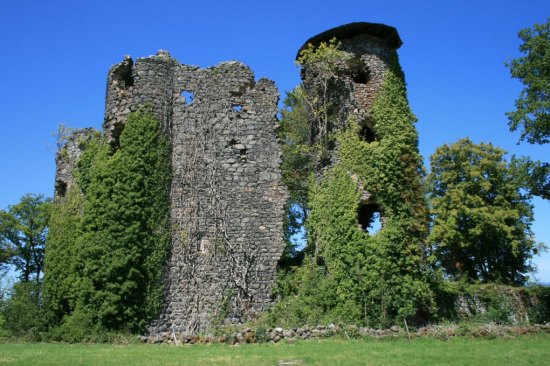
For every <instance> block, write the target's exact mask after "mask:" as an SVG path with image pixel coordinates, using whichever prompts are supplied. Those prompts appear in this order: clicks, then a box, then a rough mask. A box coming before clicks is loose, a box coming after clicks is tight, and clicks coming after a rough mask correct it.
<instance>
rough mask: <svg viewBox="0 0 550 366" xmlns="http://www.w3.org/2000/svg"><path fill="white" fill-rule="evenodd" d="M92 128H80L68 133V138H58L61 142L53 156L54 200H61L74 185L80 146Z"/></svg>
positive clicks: (93, 131)
mask: <svg viewBox="0 0 550 366" xmlns="http://www.w3.org/2000/svg"><path fill="white" fill-rule="evenodd" d="M94 133H97V131H96V130H94V129H93V128H80V129H75V130H72V131H70V135H69V136H59V138H60V139H61V140H63V141H60V142H61V143H62V146H60V147H61V148H60V149H59V150H58V151H57V154H56V156H55V191H54V197H55V199H56V200H60V199H63V197H65V195H66V194H67V192H69V189H70V188H71V187H72V186H73V185H74V175H73V173H74V170H75V168H76V164H77V162H78V158H79V157H80V154H81V153H82V148H81V144H82V142H83V141H84V140H86V139H87V138H88V137H89V136H91V135H92V134H94Z"/></svg>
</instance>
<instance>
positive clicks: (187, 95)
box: [180, 90, 195, 105]
mask: <svg viewBox="0 0 550 366" xmlns="http://www.w3.org/2000/svg"><path fill="white" fill-rule="evenodd" d="M180 96H181V97H182V98H183V104H185V105H189V104H193V102H194V101H195V93H193V92H192V91H189V90H182V91H181V93H180Z"/></svg>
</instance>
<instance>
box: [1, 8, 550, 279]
mask: <svg viewBox="0 0 550 366" xmlns="http://www.w3.org/2000/svg"><path fill="white" fill-rule="evenodd" d="M549 16H550V1H547V0H523V1H506V0H501V1H481V0H477V1H472V0H462V1H444V0H438V1H434V0H431V1H423V0H417V1H387V0H378V1H348V0H340V1H324V0H316V1H299V0H294V1H286V0H284V1H271V2H268V1H261V0H255V1H227V0H226V1H163V0H157V1H139V0H134V1H122V0H120V1H74V0H73V1H52V0H42V1H29V0H2V1H0V50H1V52H2V54H1V57H0V70H1V71H2V76H1V80H2V82H1V85H2V87H1V88H0V101H1V102H0V103H1V105H0V107H1V108H0V168H1V172H2V173H1V176H0V177H1V179H0V208H5V207H6V206H7V205H9V204H13V203H16V202H17V201H18V200H19V198H20V197H21V196H22V195H23V194H25V193H27V192H35V193H44V194H46V195H51V194H52V192H53V180H54V172H55V165H54V150H55V148H54V146H55V142H54V140H53V138H52V133H53V132H54V131H55V130H56V128H57V125H58V124H59V123H64V124H66V125H68V126H72V127H86V126H92V127H96V128H100V126H101V123H102V120H103V112H104V97H105V88H106V76H107V71H108V69H109V67H110V66H111V65H112V64H114V63H117V62H119V61H120V60H122V58H123V56H124V55H125V54H129V55H131V56H133V57H134V58H135V57H145V56H148V55H151V54H154V53H156V51H157V50H158V49H167V50H169V51H170V52H171V54H172V56H173V57H175V58H176V59H178V60H179V61H180V62H182V63H186V64H194V65H199V66H202V67H206V66H212V65H215V64H217V63H219V62H221V61H227V60H239V61H242V62H244V63H246V64H248V65H249V66H250V67H251V68H252V70H253V71H254V72H255V74H256V77H257V78H259V77H268V78H270V79H273V80H274V81H275V82H276V83H277V85H278V87H279V90H280V91H281V94H282V95H284V91H287V90H290V89H292V88H293V87H294V86H295V85H297V84H298V83H299V75H298V70H297V69H296V66H295V65H294V63H293V61H294V56H295V55H296V51H297V50H298V49H299V48H300V47H301V45H302V44H303V42H304V41H305V40H307V39H308V38H309V37H311V36H313V35H315V34H318V33H320V32H322V31H324V30H327V29H329V28H332V27H335V26H338V25H342V24H345V23H349V22H355V21H367V22H375V23H385V24H388V25H391V26H394V27H396V28H397V29H398V31H399V33H400V35H401V38H402V39H403V42H404V44H403V46H402V47H401V49H400V50H399V55H400V60H401V65H402V67H403V69H404V71H405V74H406V78H407V83H408V90H409V99H410V103H411V106H412V109H413V111H414V112H415V113H416V115H417V116H418V118H419V123H418V125H417V128H418V130H419V134H420V151H421V153H422V154H423V156H424V157H425V159H426V160H427V159H428V158H429V156H430V155H431V154H432V153H433V152H434V151H435V148H436V147H437V146H440V145H442V144H444V143H451V142H454V141H456V140H458V139H459V138H461V137H470V138H471V139H472V140H473V141H475V142H481V141H485V142H492V143H494V144H495V145H497V146H500V147H503V148H504V149H506V150H507V151H509V152H510V153H514V154H518V155H528V156H531V157H533V158H535V159H543V160H546V161H548V160H550V154H549V152H550V145H546V146H532V145H529V144H526V143H522V144H520V145H517V141H518V134H517V133H516V134H512V133H510V132H509V131H508V127H507V119H506V117H505V115H504V113H505V112H507V111H510V110H512V109H513V108H514V100H515V99H516V98H517V96H518V94H519V91H520V90H521V88H522V85H521V84H520V83H519V82H518V81H517V80H513V79H511V78H510V74H509V70H508V69H507V68H506V67H505V66H504V62H505V61H506V60H509V59H511V58H514V57H518V56H519V53H518V46H519V40H518V38H517V32H518V31H519V30H520V29H522V28H526V27H531V26H532V25H533V24H534V23H543V22H545V21H546V18H547V17H549ZM533 203H534V205H535V219H536V222H535V224H534V225H533V231H534V232H535V235H536V238H537V240H539V241H543V242H546V243H550V202H548V201H542V200H540V199H535V200H534V201H533ZM536 263H537V264H538V266H539V273H538V274H537V275H536V278H537V279H538V280H540V281H544V282H550V253H546V254H545V255H543V256H541V257H539V258H537V259H536Z"/></svg>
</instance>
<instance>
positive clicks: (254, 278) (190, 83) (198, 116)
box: [56, 51, 287, 336]
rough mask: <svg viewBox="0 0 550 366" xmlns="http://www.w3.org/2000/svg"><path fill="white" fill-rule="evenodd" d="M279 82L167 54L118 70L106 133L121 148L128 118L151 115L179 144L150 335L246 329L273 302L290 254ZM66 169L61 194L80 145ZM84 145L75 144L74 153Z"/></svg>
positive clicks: (61, 169) (113, 73)
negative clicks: (281, 266)
mask: <svg viewBox="0 0 550 366" xmlns="http://www.w3.org/2000/svg"><path fill="white" fill-rule="evenodd" d="M278 99H279V95H278V91H277V88H276V86H275V84H274V83H273V82H272V81H270V80H268V79H260V80H255V79H254V74H253V73H252V71H251V70H250V69H249V68H248V67H247V66H245V65H244V64H242V63H240V62H235V61H231V62H224V63H220V64H219V65H217V66H215V67H210V68H206V69H203V68H199V67H196V66H189V65H182V64H180V63H179V62H177V61H176V60H174V59H173V58H171V57H170V55H169V54H168V52H166V51H159V52H158V53H157V54H156V55H154V56H150V57H147V58H139V59H137V60H136V62H134V61H133V60H132V58H130V57H129V56H126V57H125V58H124V60H123V61H122V62H120V63H118V64H116V65H114V66H113V67H111V69H110V71H109V74H108V81H107V97H106V107H105V120H104V123H103V131H104V135H105V137H106V139H107V141H108V142H109V143H110V144H111V146H112V147H113V148H114V149H116V148H117V146H118V143H119V136H120V135H121V132H122V131H123V129H124V124H125V121H126V119H127V116H128V115H129V114H130V113H131V112H132V111H136V110H139V109H140V108H144V107H145V108H147V109H148V110H149V111H150V112H151V113H152V114H153V115H154V116H155V117H156V118H157V119H158V120H159V121H160V123H161V127H162V129H163V131H164V133H165V135H166V137H167V139H168V141H169V143H170V150H171V164H172V172H171V173H172V174H171V179H172V181H171V189H170V202H169V205H170V220H171V247H170V253H169V256H168V261H167V263H166V268H165V277H164V287H165V300H164V301H165V304H164V309H163V311H162V313H161V314H159V316H158V318H157V319H156V320H154V321H153V323H152V324H151V326H150V327H149V329H148V330H149V333H150V334H151V335H154V336H157V335H160V336H163V335H166V334H168V333H167V332H170V334H173V332H178V333H182V334H183V333H187V334H191V333H196V332H199V331H202V330H205V329H206V328H207V327H208V326H210V325H211V324H212V323H213V321H214V320H216V321H217V322H225V323H228V322H230V323H238V322H242V321H246V320H248V319H250V318H253V317H254V316H255V315H256V314H258V313H259V312H261V311H263V310H264V309H265V307H266V305H268V304H269V303H270V301H271V300H270V293H271V288H272V285H273V283H274V280H275V276H276V266H277V261H278V260H279V258H280V256H281V254H282V251H283V248H284V242H283V206H284V204H285V202H286V196H287V192H286V188H285V187H284V186H283V184H282V178H281V171H280V167H279V165H280V163H281V160H280V159H281V149H280V146H279V143H278V139H277V135H276V132H275V131H276V128H277V126H278V120H277V117H276V115H277V102H278ZM73 140H74V141H76V140H75V139H69V143H68V144H67V148H69V150H70V151H71V154H70V156H69V159H68V160H67V162H66V163H65V162H61V163H60V162H58V169H57V176H56V182H58V183H57V184H58V185H59V186H60V187H61V188H60V189H58V190H57V192H56V195H57V196H58V197H62V196H63V195H64V192H65V191H66V187H67V185H70V184H71V182H72V177H71V174H72V170H73V169H74V166H75V164H76V161H77V160H78V148H77V147H76V145H75V143H73V142H71V141H73ZM73 145H75V146H73Z"/></svg>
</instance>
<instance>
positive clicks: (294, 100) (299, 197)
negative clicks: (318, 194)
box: [279, 86, 313, 264]
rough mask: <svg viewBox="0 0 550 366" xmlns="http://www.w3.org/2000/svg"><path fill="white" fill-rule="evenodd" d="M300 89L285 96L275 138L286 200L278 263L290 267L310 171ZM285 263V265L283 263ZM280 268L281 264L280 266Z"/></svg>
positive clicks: (303, 217) (301, 224)
mask: <svg viewBox="0 0 550 366" xmlns="http://www.w3.org/2000/svg"><path fill="white" fill-rule="evenodd" d="M304 99H305V94H304V90H303V88H302V86H298V87H296V88H295V89H294V90H292V91H291V92H289V93H287V97H286V99H285V101H284V106H285V108H284V109H283V110H282V111H281V114H282V118H281V125H280V129H279V137H280V139H281V141H282V142H283V144H282V150H283V162H282V164H281V171H282V175H283V180H284V182H285V184H286V186H287V187H288V190H289V193H290V197H289V199H288V202H287V205H286V212H285V241H286V242H287V247H286V250H285V253H284V255H283V260H282V262H285V261H286V262H288V263H293V261H292V259H293V258H295V257H296V255H297V251H296V248H295V245H294V244H293V243H292V242H291V239H292V236H294V235H295V234H298V233H300V231H301V230H302V228H303V227H304V223H305V221H306V218H307V212H308V203H307V202H308V183H309V175H310V174H311V173H312V171H313V167H312V158H311V151H310V146H309V121H308V112H307V110H306V106H305V100H304ZM286 262H285V263H286ZM281 264H283V263H281Z"/></svg>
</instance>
